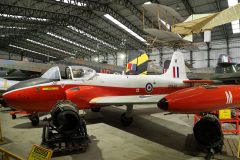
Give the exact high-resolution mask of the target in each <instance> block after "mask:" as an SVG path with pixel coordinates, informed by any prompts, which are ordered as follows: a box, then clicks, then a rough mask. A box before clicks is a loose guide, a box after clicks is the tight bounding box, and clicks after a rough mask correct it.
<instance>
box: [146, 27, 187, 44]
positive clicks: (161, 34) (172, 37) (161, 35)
mask: <svg viewBox="0 0 240 160" xmlns="http://www.w3.org/2000/svg"><path fill="white" fill-rule="evenodd" d="M144 31H145V32H147V33H148V34H150V35H151V36H153V37H156V38H157V39H158V40H160V41H163V42H171V41H183V42H188V41H187V40H184V39H183V38H182V37H181V36H179V35H178V34H176V33H172V32H169V31H164V30H159V29H155V28H146V29H144Z"/></svg>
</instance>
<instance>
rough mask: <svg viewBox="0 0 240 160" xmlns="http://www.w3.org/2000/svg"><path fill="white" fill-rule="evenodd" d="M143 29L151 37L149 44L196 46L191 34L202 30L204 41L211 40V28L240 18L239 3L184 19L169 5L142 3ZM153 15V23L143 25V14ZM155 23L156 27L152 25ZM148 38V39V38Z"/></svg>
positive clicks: (179, 46) (178, 46)
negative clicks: (221, 9)
mask: <svg viewBox="0 0 240 160" xmlns="http://www.w3.org/2000/svg"><path fill="white" fill-rule="evenodd" d="M143 8H144V10H143V29H144V31H145V32H147V33H148V34H150V35H151V36H152V37H153V38H152V37H151V39H150V41H149V44H150V46H153V45H154V43H157V42H160V43H163V44H168V45H169V46H171V47H173V48H185V49H188V48H189V47H190V48H191V46H192V47H194V46H195V47H196V45H194V44H193V43H192V42H193V34H195V33H200V32H204V42H210V41H211V29H212V28H214V27H217V26H220V25H223V24H226V23H229V22H232V21H234V20H238V19H240V4H237V5H234V6H232V7H229V8H227V9H225V10H223V11H221V12H218V13H210V14H193V15H191V16H189V17H188V18H187V19H186V20H184V18H183V17H182V16H181V15H180V14H179V13H178V12H176V11H175V10H174V9H172V8H171V7H168V6H165V5H161V4H155V3H151V4H143ZM145 15H147V16H151V17H153V21H152V23H153V25H152V26H151V27H149V26H147V27H146V26H145V23H144V16H145ZM154 24H157V27H158V28H156V27H153V26H154ZM148 40H149V39H148Z"/></svg>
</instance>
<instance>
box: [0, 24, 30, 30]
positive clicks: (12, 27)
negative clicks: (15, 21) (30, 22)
mask: <svg viewBox="0 0 240 160" xmlns="http://www.w3.org/2000/svg"><path fill="white" fill-rule="evenodd" d="M0 28H7V29H27V28H26V27H16V26H1V25H0Z"/></svg>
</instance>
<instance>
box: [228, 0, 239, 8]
mask: <svg viewBox="0 0 240 160" xmlns="http://www.w3.org/2000/svg"><path fill="white" fill-rule="evenodd" d="M236 4H238V0H228V6H229V7H232V6H234V5H236Z"/></svg>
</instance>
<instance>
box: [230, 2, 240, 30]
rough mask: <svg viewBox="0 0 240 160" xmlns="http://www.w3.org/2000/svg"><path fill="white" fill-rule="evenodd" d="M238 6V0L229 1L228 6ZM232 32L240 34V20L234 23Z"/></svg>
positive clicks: (232, 23)
mask: <svg viewBox="0 0 240 160" xmlns="http://www.w3.org/2000/svg"><path fill="white" fill-rule="evenodd" d="M236 4H238V0H228V6H229V7H232V6H234V5H236ZM231 25H232V32H233V33H240V25H239V20H236V21H232V22H231Z"/></svg>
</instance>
